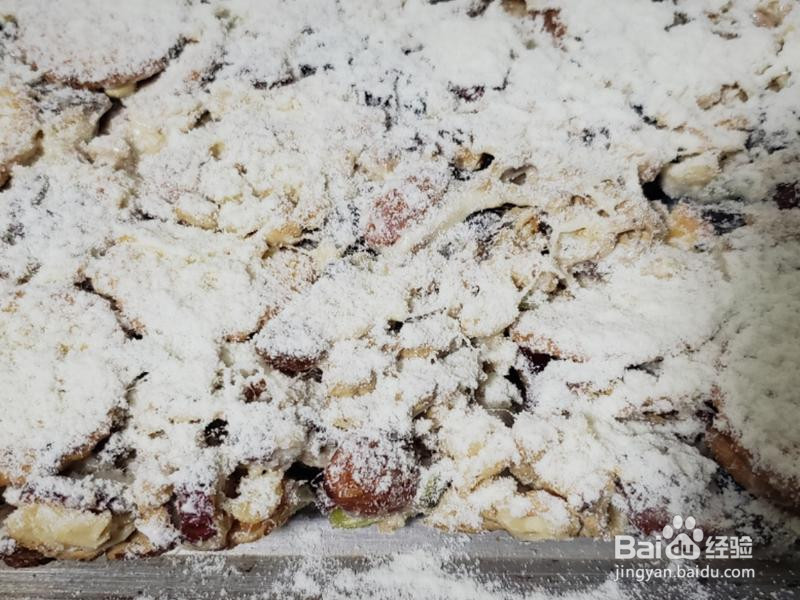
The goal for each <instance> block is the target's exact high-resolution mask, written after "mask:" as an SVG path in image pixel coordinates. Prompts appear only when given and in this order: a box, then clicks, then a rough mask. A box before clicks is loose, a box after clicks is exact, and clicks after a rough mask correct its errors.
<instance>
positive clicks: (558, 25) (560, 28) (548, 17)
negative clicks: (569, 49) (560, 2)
mask: <svg viewBox="0 0 800 600" xmlns="http://www.w3.org/2000/svg"><path fill="white" fill-rule="evenodd" d="M530 15H531V17H533V18H534V19H537V18H538V17H542V28H543V29H544V30H545V31H546V32H547V33H549V34H550V35H551V36H552V37H553V39H554V40H556V41H558V40H560V39H561V38H563V37H564V35H565V34H566V33H567V27H566V25H564V23H563V22H562V21H561V18H560V16H561V9H560V8H546V9H544V10H534V11H531V13H530Z"/></svg>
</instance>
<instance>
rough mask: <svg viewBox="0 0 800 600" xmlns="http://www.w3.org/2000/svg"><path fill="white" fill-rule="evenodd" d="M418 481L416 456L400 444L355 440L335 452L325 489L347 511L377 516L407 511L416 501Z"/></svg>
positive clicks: (325, 480) (326, 471)
mask: <svg viewBox="0 0 800 600" xmlns="http://www.w3.org/2000/svg"><path fill="white" fill-rule="evenodd" d="M418 480H419V472H418V471H417V468H416V465H415V464H414V462H413V457H412V456H411V455H410V454H409V452H408V451H407V450H405V449H404V448H403V446H402V445H401V444H399V443H394V442H388V441H385V440H382V441H380V442H379V441H377V440H371V439H367V438H356V439H353V440H350V441H348V442H346V443H345V444H343V445H342V446H340V447H339V448H338V449H337V450H336V452H334V454H333V456H332V457H331V462H330V464H328V466H327V467H326V468H325V477H324V480H323V486H324V488H325V492H326V493H327V494H328V496H329V497H330V499H331V500H332V501H333V502H334V503H335V504H336V505H337V506H339V507H341V508H342V509H344V510H345V511H347V512H349V513H353V514H356V515H364V516H376V515H383V514H388V513H393V512H397V511H399V510H401V509H403V508H405V507H406V506H407V505H408V504H409V503H410V502H411V500H412V499H413V498H414V494H415V492H416V489H417V481H418Z"/></svg>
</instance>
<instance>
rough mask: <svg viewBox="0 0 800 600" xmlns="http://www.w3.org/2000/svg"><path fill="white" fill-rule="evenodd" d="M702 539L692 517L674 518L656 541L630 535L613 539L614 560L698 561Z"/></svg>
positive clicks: (676, 516)
mask: <svg viewBox="0 0 800 600" xmlns="http://www.w3.org/2000/svg"><path fill="white" fill-rule="evenodd" d="M704 537H705V536H704V534H703V530H702V529H700V527H698V526H697V522H696V521H695V518H694V517H686V519H684V518H683V517H682V516H681V515H675V516H674V517H673V518H672V522H671V523H670V524H668V525H665V526H664V529H662V530H661V535H657V536H656V539H655V541H650V540H637V539H636V538H635V537H633V536H632V535H618V536H616V537H615V538H614V558H618V559H629V558H642V559H658V558H667V559H669V560H681V559H688V560H697V559H698V558H700V556H701V555H702V553H703V551H702V548H701V544H702V542H703V538H704Z"/></svg>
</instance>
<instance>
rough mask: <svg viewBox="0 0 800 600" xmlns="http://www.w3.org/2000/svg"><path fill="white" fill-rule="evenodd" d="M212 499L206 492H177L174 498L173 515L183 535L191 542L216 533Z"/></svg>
mask: <svg viewBox="0 0 800 600" xmlns="http://www.w3.org/2000/svg"><path fill="white" fill-rule="evenodd" d="M214 513H215V506H214V499H213V498H212V497H211V495H209V494H208V493H207V492H205V491H202V490H192V491H184V492H179V493H178V494H177V497H176V499H175V515H176V520H177V525H178V529H180V531H181V533H182V534H183V537H184V538H185V539H186V540H187V541H189V542H193V543H197V542H203V541H205V540H209V539H211V538H212V537H214V536H215V535H216V534H217V527H216V525H215V523H214Z"/></svg>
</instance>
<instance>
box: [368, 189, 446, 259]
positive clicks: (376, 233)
mask: <svg viewBox="0 0 800 600" xmlns="http://www.w3.org/2000/svg"><path fill="white" fill-rule="evenodd" d="M406 183H407V184H408V186H406V187H405V188H404V190H405V191H403V190H401V189H397V188H393V189H391V190H389V191H388V192H386V193H385V194H384V195H383V196H380V197H379V198H378V199H377V200H375V203H374V205H373V207H372V213H371V215H370V218H369V221H368V223H367V228H366V231H365V233H364V239H365V240H366V242H367V243H368V244H369V245H371V246H391V245H392V244H394V243H395V242H396V241H397V240H399V239H400V236H401V235H402V233H403V231H405V230H406V229H407V228H408V226H409V225H410V224H412V223H413V222H414V221H417V220H419V219H420V218H421V217H422V216H423V215H424V214H425V213H426V212H428V209H429V208H430V207H431V206H433V205H434V204H436V203H437V202H439V200H441V197H442V194H441V192H440V191H437V189H436V188H435V187H434V185H433V184H432V183H431V181H430V180H429V179H423V180H421V181H419V180H417V178H416V177H409V178H408V179H407V180H406ZM411 194H413V195H414V196H415V198H414V200H415V201H414V202H410V201H409V198H408V195H411Z"/></svg>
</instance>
